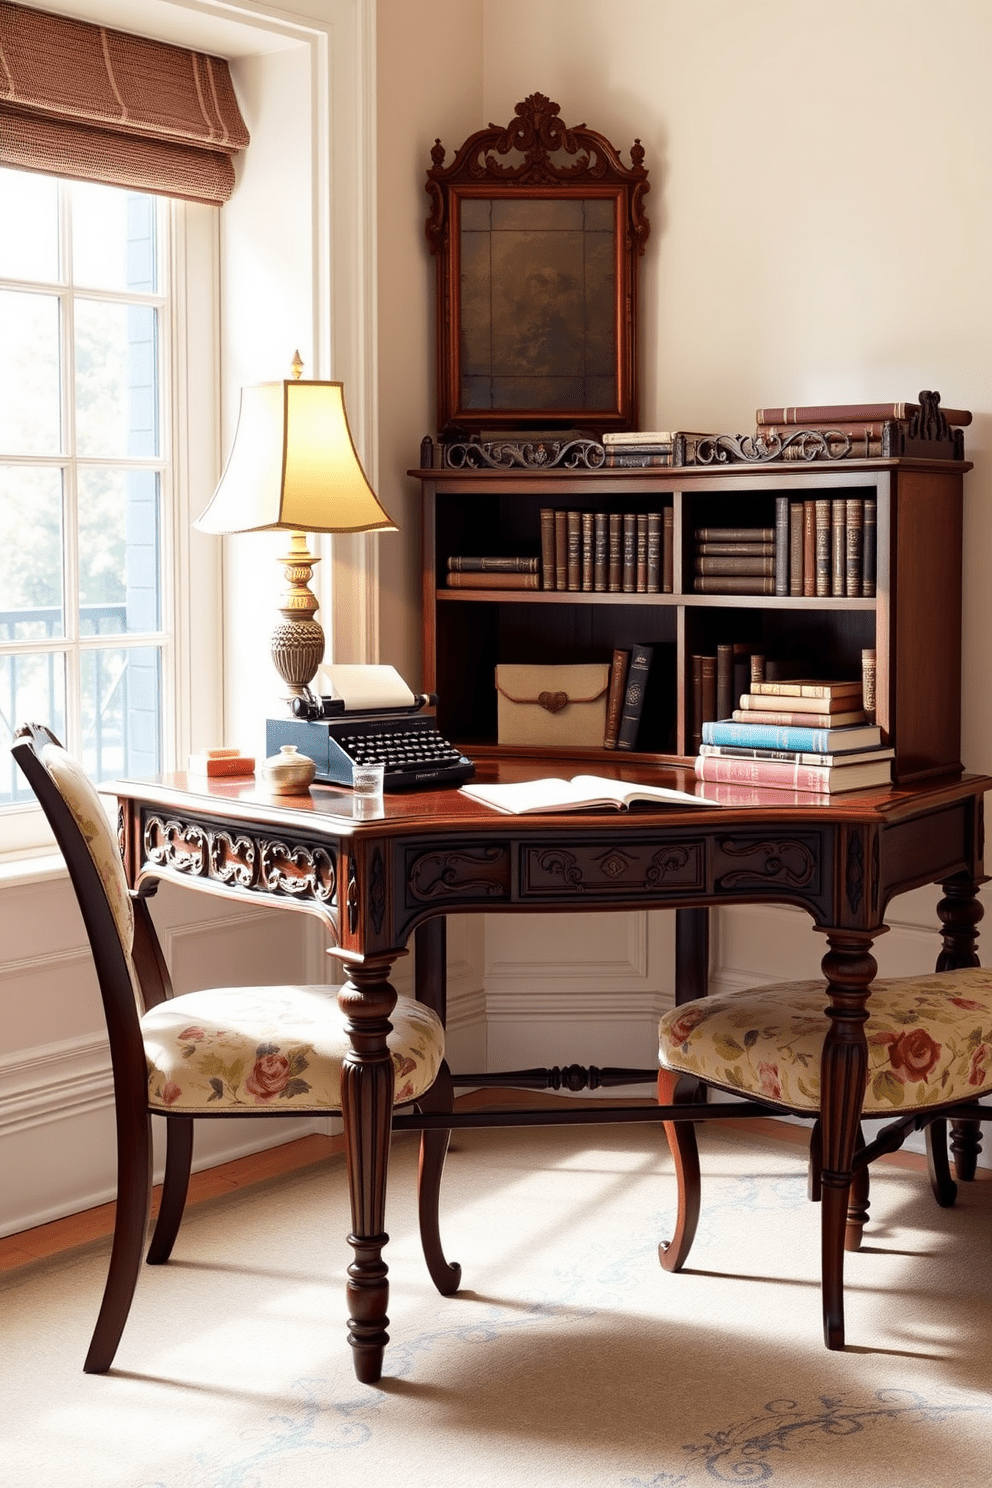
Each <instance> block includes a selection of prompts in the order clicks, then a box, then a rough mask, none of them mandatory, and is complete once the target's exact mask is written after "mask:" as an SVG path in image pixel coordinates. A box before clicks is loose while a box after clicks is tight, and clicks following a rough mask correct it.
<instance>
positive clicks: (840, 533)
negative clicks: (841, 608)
mask: <svg viewBox="0 0 992 1488" xmlns="http://www.w3.org/2000/svg"><path fill="white" fill-rule="evenodd" d="M846 592H847V502H846V501H845V500H844V498H843V496H839V497H835V498H834V500H833V501H831V503H830V593H831V595H842V594H845V593H846Z"/></svg>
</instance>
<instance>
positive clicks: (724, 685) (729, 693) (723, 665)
mask: <svg viewBox="0 0 992 1488" xmlns="http://www.w3.org/2000/svg"><path fill="white" fill-rule="evenodd" d="M741 690H742V691H743V689H741ZM736 705H737V698H736V697H735V696H734V648H733V645H730V644H728V645H721V646H717V648H716V716H717V718H729V717H730V715H731V712H732V711H733V709H734V708H735V707H736Z"/></svg>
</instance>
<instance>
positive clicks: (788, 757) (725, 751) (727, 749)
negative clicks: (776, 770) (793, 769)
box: [699, 744, 843, 765]
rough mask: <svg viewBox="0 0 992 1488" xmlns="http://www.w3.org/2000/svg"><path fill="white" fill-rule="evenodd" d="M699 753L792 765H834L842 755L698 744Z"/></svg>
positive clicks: (717, 757) (719, 757)
mask: <svg viewBox="0 0 992 1488" xmlns="http://www.w3.org/2000/svg"><path fill="white" fill-rule="evenodd" d="M699 753H700V754H704V755H708V756H711V757H712V758H714V759H749V760H782V761H784V762H785V763H787V764H794V765H834V764H836V763H837V761H838V760H840V759H843V755H836V754H807V753H802V752H800V751H799V750H796V749H757V748H755V747H754V746H753V745H752V746H751V748H746V747H745V746H743V745H741V746H736V747H735V746H734V745H733V744H700V746H699Z"/></svg>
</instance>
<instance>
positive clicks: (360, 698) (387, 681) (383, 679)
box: [317, 664, 417, 713]
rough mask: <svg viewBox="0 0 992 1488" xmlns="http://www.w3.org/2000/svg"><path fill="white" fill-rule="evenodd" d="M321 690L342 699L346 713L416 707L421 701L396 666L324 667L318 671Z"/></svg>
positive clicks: (323, 693) (318, 683)
mask: <svg viewBox="0 0 992 1488" xmlns="http://www.w3.org/2000/svg"><path fill="white" fill-rule="evenodd" d="M317 691H319V692H320V693H321V694H322V696H324V697H333V698H340V699H341V700H342V701H343V703H344V709H345V712H346V713H354V712H358V711H361V710H363V709H375V710H378V709H383V708H412V707H413V706H414V704H415V703H416V701H417V699H416V698H415V697H414V695H413V693H412V692H411V691H410V689H409V687H407V685H406V683H405V682H404V681H403V678H402V677H401V676H400V674H399V672H398V671H397V670H396V668H395V667H391V666H358V665H355V666H350V665H343V664H342V665H333V666H322V667H319V668H318V669H317Z"/></svg>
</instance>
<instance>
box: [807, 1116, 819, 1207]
mask: <svg viewBox="0 0 992 1488" xmlns="http://www.w3.org/2000/svg"><path fill="white" fill-rule="evenodd" d="M822 1172H823V1131H822V1129H821V1127H820V1118H819V1116H818V1117H817V1118H816V1120H815V1121H814V1122H813V1130H812V1131H811V1132H810V1134H809V1167H808V1169H807V1172H806V1197H807V1198H808V1199H809V1201H810V1203H811V1204H818V1203H819V1202H820V1196H821V1194H822V1192H823V1185H822V1184H821V1182H820V1176H821V1174H822Z"/></svg>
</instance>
